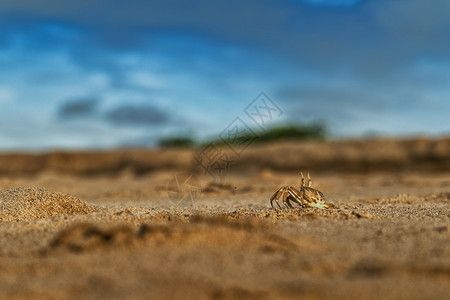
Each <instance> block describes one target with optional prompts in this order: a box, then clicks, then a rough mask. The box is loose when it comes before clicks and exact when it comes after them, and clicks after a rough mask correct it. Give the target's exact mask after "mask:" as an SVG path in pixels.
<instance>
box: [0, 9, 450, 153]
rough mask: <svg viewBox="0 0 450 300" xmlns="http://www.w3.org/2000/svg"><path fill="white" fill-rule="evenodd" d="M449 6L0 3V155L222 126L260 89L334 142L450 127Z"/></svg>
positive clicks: (146, 140)
mask: <svg viewBox="0 0 450 300" xmlns="http://www.w3.org/2000/svg"><path fill="white" fill-rule="evenodd" d="M449 15H450V2H449V1H448V0H433V1H423V0H396V1H393V0H372V1H370V0H366V1H363V0H360V1H358V0H345V1H344V0H342V1H338V0H336V1H331V0H304V1H300V0H297V1H295V0H236V1H235V0H228V1H225V0H215V1H211V0H193V1H180V0H165V1H159V0H155V1H143V0H130V1H126V2H125V1H118V0H110V1H106V0H98V1H84V0H80V1H69V0H34V1H31V0H29V1H27V0H4V1H2V2H1V3H0V150H13V149H20V150H36V149H37V150H42V149H54V148H108V147H120V146H149V145H153V144H154V143H155V141H156V140H158V138H159V137H161V136H165V135H172V134H180V133H181V134H182V133H194V134H195V135H196V136H197V137H199V138H204V137H211V136H214V135H217V134H219V133H220V132H221V131H222V130H223V129H224V128H226V127H227V126H228V124H229V123H230V122H231V121H232V120H233V119H234V118H235V117H238V116H245V114H244V113H243V110H244V109H245V107H246V106H247V105H248V104H249V103H250V102H251V101H252V100H253V99H254V98H255V97H256V96H257V95H258V94H259V93H260V92H261V91H264V92H265V93H266V94H267V95H269V96H270V98H271V99H272V100H273V101H274V102H275V103H276V104H277V105H278V106H279V107H280V108H281V109H282V110H283V112H284V113H283V115H282V118H280V119H279V120H277V121H278V122H312V121H323V122H325V123H326V124H328V126H329V128H330V131H331V133H332V134H333V135H334V136H336V137H346V136H364V135H367V134H374V133H376V134H380V135H414V134H428V135H442V134H448V133H449V132H450V126H449V125H450V123H449V121H448V119H449V117H448V115H449V112H450V99H448V98H449V96H450V84H449V82H450V18H448V16H449Z"/></svg>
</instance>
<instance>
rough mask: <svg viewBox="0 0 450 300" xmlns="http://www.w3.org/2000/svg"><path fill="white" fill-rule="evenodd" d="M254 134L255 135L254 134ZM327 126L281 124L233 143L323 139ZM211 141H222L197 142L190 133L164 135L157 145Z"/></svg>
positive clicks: (247, 134) (188, 144)
mask: <svg viewBox="0 0 450 300" xmlns="http://www.w3.org/2000/svg"><path fill="white" fill-rule="evenodd" d="M255 135H256V136H255ZM327 135H328V134H327V128H326V126H325V125H324V124H323V123H311V124H283V125H277V126H274V127H270V128H268V129H267V130H264V131H263V130H253V132H246V133H244V134H241V135H239V136H238V137H236V139H235V141H234V142H235V143H240V142H243V141H249V140H252V142H255V143H269V142H273V141H278V140H290V141H292V140H294V141H301V140H307V139H324V138H326V137H327ZM209 143H213V144H215V145H222V144H224V141H223V140H222V139H220V137H217V138H214V139H211V140H207V141H206V142H199V141H197V140H195V139H194V138H193V137H191V136H190V135H185V136H173V137H165V138H162V139H161V140H159V142H158V146H160V147H162V148H172V147H178V148H182V147H194V146H199V145H206V144H209Z"/></svg>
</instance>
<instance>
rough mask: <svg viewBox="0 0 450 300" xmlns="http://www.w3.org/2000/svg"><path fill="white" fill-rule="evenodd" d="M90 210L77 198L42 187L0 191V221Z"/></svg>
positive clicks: (81, 212) (30, 218) (73, 213)
mask: <svg viewBox="0 0 450 300" xmlns="http://www.w3.org/2000/svg"><path fill="white" fill-rule="evenodd" d="M90 212H93V208H92V207H90V206H88V205H87V204H86V203H85V202H83V201H81V200H79V199H78V198H75V197H73V196H70V195H67V194H63V193H58V192H51V191H48V190H45V189H42V188H15V189H9V190H4V191H0V222H20V221H27V220H34V219H42V218H47V217H51V216H56V215H66V216H67V215H75V214H87V213H90Z"/></svg>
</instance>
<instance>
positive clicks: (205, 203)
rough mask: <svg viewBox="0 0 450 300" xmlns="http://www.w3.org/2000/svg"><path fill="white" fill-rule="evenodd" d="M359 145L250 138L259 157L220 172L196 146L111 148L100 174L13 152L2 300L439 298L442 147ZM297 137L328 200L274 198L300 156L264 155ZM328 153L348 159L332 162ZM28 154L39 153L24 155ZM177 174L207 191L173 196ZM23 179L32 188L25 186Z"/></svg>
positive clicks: (447, 207)
mask: <svg viewBox="0 0 450 300" xmlns="http://www.w3.org/2000/svg"><path fill="white" fill-rule="evenodd" d="M438 142H439V143H442V142H440V141H433V140H429V141H428V143H429V144H430V145H434V144H439V143H438ZM345 143H350V144H351V145H347V144H345ZM355 143H356V142H342V144H340V145H338V146H337V147H336V149H338V150H339V151H341V152H340V153H338V154H336V153H334V152H329V151H331V150H329V149H331V148H330V144H331V145H335V144H336V142H331V143H326V142H321V143H316V142H311V143H301V144H292V143H287V144H277V145H269V146H261V147H254V148H250V149H248V151H247V152H245V153H244V155H246V156H247V158H248V160H250V161H252V162H253V163H252V164H250V163H249V162H248V161H246V162H245V164H247V166H246V167H242V166H238V165H236V166H235V168H233V167H232V168H230V169H229V170H227V172H226V174H224V176H223V177H222V178H221V181H214V180H213V179H212V178H211V177H210V176H208V174H203V173H202V172H198V171H197V172H195V169H193V168H192V166H189V162H185V161H184V159H186V157H192V155H194V154H195V153H192V151H190V150H180V153H181V157H183V158H182V159H180V158H178V159H176V158H174V160H173V161H174V162H175V163H173V164H172V165H166V162H164V161H163V160H161V157H162V156H164V155H169V154H167V153H165V154H157V155H154V156H153V152H151V151H150V152H148V151H141V150H139V151H138V152H137V154H135V152H134V150H133V151H128V152H127V151H122V152H120V156H121V157H124V156H126V157H128V162H129V161H137V158H133V157H134V155H136V157H139V159H143V157H145V161H147V162H148V163H147V166H150V165H152V166H154V167H152V168H149V169H145V171H142V170H144V168H142V169H140V171H136V169H135V167H130V166H128V167H123V168H122V167H120V168H117V164H115V163H114V160H113V159H111V160H110V161H109V157H114V156H116V157H117V155H118V154H117V152H111V153H109V154H108V155H107V157H108V159H105V161H106V160H108V162H102V164H103V165H102V166H103V168H105V170H103V171H99V170H100V169H101V168H100V167H98V169H95V170H96V171H95V172H93V171H92V170H93V169H94V167H93V166H91V167H90V169H89V168H88V167H86V166H89V165H90V164H91V163H92V165H95V162H96V161H97V159H96V158H95V156H96V155H94V154H90V155H89V157H91V156H94V159H92V157H91V158H89V157H87V156H86V154H84V153H81V154H80V153H66V154H64V155H63V156H64V158H65V160H67V161H77V165H78V166H83V167H78V168H76V167H74V169H73V171H71V169H70V168H69V167H66V168H59V169H55V168H54V167H49V165H46V166H47V167H44V168H43V169H40V170H39V171H30V170H29V169H28V171H27V170H21V169H20V168H17V166H19V165H21V162H17V164H16V167H14V168H12V167H11V168H10V171H9V173H8V172H6V171H4V172H3V175H2V176H1V177H0V189H1V191H0V239H1V241H2V242H1V244H0V298H1V299H24V298H27V299H28V298H35V299H52V298H53V299H55V298H65V299H67V298H77V299H79V298H86V299H97V298H102V299H103V298H128V299H149V298H150V299H174V298H175V299H177V298H180V299H299V298H302V299H349V298H357V299H447V298H448V295H449V294H450V228H449V227H450V222H449V220H450V170H449V169H447V165H446V164H445V163H443V162H445V161H447V159H448V158H447V156H445V155H444V154H442V155H441V156H439V157H440V158H439V157H437V156H435V160H433V159H429V160H428V159H427V160H425V159H423V160H421V162H420V163H419V164H417V165H414V163H413V162H411V161H409V160H410V158H409V157H410V156H408V159H407V160H408V161H409V162H408V163H405V158H402V157H403V156H402V155H400V154H401V153H398V152H397V151H400V150H398V149H408V150H404V151H408V152H407V153H406V152H405V153H404V156H407V154H408V153H411V152H414V151H416V150H417V149H416V150H414V149H410V148H408V147H403V146H398V145H394V144H395V143H394V142H393V141H392V140H388V141H387V142H386V143H388V144H389V145H390V146H389V147H387V148H386V149H395V151H394V150H393V151H394V152H395V153H394V154H393V153H390V152H389V151H388V150H386V153H384V154H383V156H382V157H383V159H384V160H385V161H387V162H390V161H391V159H393V158H392V157H399V158H401V162H395V161H394V162H393V163H392V167H391V168H390V169H389V168H388V167H389V163H386V164H380V167H379V168H377V167H376V164H372V163H369V162H370V161H371V160H370V159H368V158H367V157H369V156H370V157H375V158H373V160H374V161H376V160H377V159H379V158H376V157H378V156H377V155H374V154H370V155H369V156H368V155H366V154H365V153H366V151H367V147H368V146H367V145H366V144H364V143H363V142H360V141H358V142H357V143H362V145H363V146H362V147H360V151H359V152H358V150H357V149H359V148H358V147H354V146H353V145H354V144H355ZM370 143H374V141H370ZM377 143H381V144H382V141H378V142H377ZM405 143H408V141H405V140H404V141H399V144H400V145H403V144H405ZM409 143H410V144H411V145H416V144H418V145H421V146H420V147H423V145H422V144H420V143H415V142H413V141H409ZM286 149H287V150H286ZM293 149H294V150H299V149H309V150H308V151H311V153H313V152H314V151H313V149H315V152H316V153H317V157H322V160H319V159H317V161H316V164H315V165H312V164H311V165H310V168H302V169H301V171H303V172H304V173H306V172H308V171H310V172H311V175H312V179H313V186H314V187H315V188H317V189H319V190H320V191H322V192H323V193H324V195H325V197H326V201H327V202H329V203H330V204H333V206H334V207H332V208H330V209H327V210H321V209H316V208H296V209H290V210H288V209H272V208H270V204H269V197H270V196H271V195H272V194H273V192H274V191H275V190H276V189H278V188H279V187H280V186H281V185H286V184H288V185H293V186H295V187H297V186H298V181H299V177H298V173H299V171H300V170H297V165H296V164H300V163H301V162H297V161H295V160H294V165H295V166H296V169H295V170H292V168H291V167H283V165H286V166H287V165H288V163H287V162H285V161H283V160H282V159H281V158H277V159H276V161H275V162H273V163H272V165H269V164H268V163H266V162H265V159H266V158H265V157H266V155H267V151H268V150H270V151H275V152H277V151H278V152H280V153H282V154H283V155H284V157H285V158H287V156H286V153H290V152H291V151H294V150H293ZM342 149H351V150H348V151H350V152H351V154H349V153H347V152H346V151H347V150H346V151H344V152H342V151H343V150H342ZM355 149H356V150H355ZM427 149H431V150H427V151H431V152H432V151H437V150H433V149H436V148H433V147H431V148H430V147H429V148H427ZM439 149H440V148H439ZM286 151H287V152H286ZM304 151H306V150H304ZM416 152H417V151H416ZM425 152H426V151H425V150H424V152H423V153H425ZM145 153H146V154H147V156H146V155H144V154H145ZM176 153H177V150H171V152H170V155H176ZM304 153H306V152H304ZM327 153H328V154H327ZM330 153H331V154H330ZM427 153H428V152H427ZM433 153H434V152H433ZM8 155H11V154H8ZM45 155H48V156H49V157H51V154H45ZM55 155H57V156H58V157H61V155H62V154H61V153H56V154H55ZM271 155H272V156H273V155H274V154H273V153H272V154H271ZM330 155H331V157H341V158H342V157H345V159H343V160H342V163H343V162H351V157H353V159H354V161H353V162H351V163H350V165H351V168H350V167H349V166H340V165H339V163H338V162H339V160H338V162H334V163H333V166H334V167H333V168H331V169H327V168H326V167H325V166H326V163H325V162H326V161H327V160H328V159H329V157H330ZM408 155H410V154H408ZM424 155H425V154H424ZM427 155H428V154H427ZM18 157H19V158H16V159H18V160H20V157H22V156H21V155H19V156H18ZM164 157H165V156H164ZM277 157H281V156H277ZM424 157H425V156H424ZM436 157H437V158H436ZM387 158H389V159H387ZM33 159H34V160H36V161H41V160H42V155H26V160H28V162H30V160H31V161H32V160H33ZM52 159H53V158H52ZM152 159H155V160H158V162H154V163H151V161H152ZM165 159H166V158H165ZM240 159H242V158H240ZM302 159H303V158H302ZM0 160H2V159H1V158H0ZM5 161H6V160H5ZM169 161H170V160H169V159H167V164H168V162H169ZM362 161H366V162H367V163H366V164H363V163H362ZM110 162H112V164H110ZM391 162H392V161H391ZM178 164H179V165H178ZM186 164H187V167H186ZM361 164H362V165H361ZM29 165H30V166H32V165H33V163H30V164H29ZM358 165H359V167H358ZM44 166H45V164H44ZM112 166H116V168H113V167H112ZM7 168H9V167H5V166H3V170H6V169H7ZM83 168H87V169H89V170H90V171H88V172H85V171H83V170H84V169H83ZM95 168H97V167H95ZM180 172H184V173H186V172H187V173H188V174H193V175H194V178H195V179H196V181H190V182H194V183H195V185H197V184H199V185H201V188H202V192H201V194H194V198H191V196H192V195H191V194H189V189H187V190H186V189H183V190H181V196H187V197H186V198H182V197H181V198H180V197H178V198H176V199H175V198H174V197H173V194H172V196H171V197H170V198H169V196H168V190H167V189H168V187H169V189H171V185H170V183H171V182H173V181H172V180H173V178H174V176H175V175H177V174H178V178H185V177H183V176H182V175H180ZM26 186H38V187H39V188H19V187H26ZM178 196H180V195H178ZM174 199H175V200H174ZM179 199H184V200H183V201H181V202H180V201H179Z"/></svg>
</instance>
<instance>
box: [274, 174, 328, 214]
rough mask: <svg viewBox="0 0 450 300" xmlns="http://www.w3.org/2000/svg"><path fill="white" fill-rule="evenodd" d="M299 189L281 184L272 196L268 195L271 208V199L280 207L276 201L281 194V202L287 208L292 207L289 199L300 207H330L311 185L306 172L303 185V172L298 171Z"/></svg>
mask: <svg viewBox="0 0 450 300" xmlns="http://www.w3.org/2000/svg"><path fill="white" fill-rule="evenodd" d="M300 175H301V180H300V190H297V189H295V188H293V187H292V186H288V185H285V186H282V187H281V188H279V189H278V190H277V191H276V192H275V194H273V196H272V197H270V205H271V206H272V208H273V201H274V200H275V202H276V203H277V205H278V207H279V208H281V206H280V204H279V203H278V199H280V197H281V196H283V203H284V205H285V206H286V207H288V208H293V206H292V204H291V202H290V201H293V202H295V203H297V204H298V205H300V206H301V207H316V208H321V209H326V208H329V207H331V205H330V204H327V203H325V197H324V195H323V194H322V192H320V191H319V190H316V189H314V188H312V187H311V185H312V181H311V177H310V176H309V173H308V186H306V185H305V179H304V178H303V173H302V172H300Z"/></svg>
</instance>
